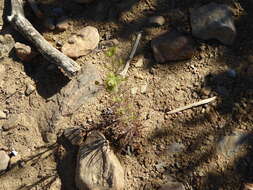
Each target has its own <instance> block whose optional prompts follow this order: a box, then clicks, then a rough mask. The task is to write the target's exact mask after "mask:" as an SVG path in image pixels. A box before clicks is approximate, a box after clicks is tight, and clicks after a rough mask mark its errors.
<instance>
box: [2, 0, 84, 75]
mask: <svg viewBox="0 0 253 190" xmlns="http://www.w3.org/2000/svg"><path fill="white" fill-rule="evenodd" d="M11 8H12V9H11V15H10V16H8V17H7V19H8V21H9V22H10V23H11V24H12V25H13V26H14V28H15V29H16V30H17V31H19V32H20V33H21V34H22V35H23V36H24V37H25V38H26V39H28V40H29V41H30V42H31V43H33V45H34V46H35V47H36V48H37V49H38V51H39V52H40V53H41V54H42V55H43V56H44V58H45V59H47V60H48V61H50V62H52V63H55V64H56V65H57V66H59V67H60V68H62V69H63V70H64V72H65V73H66V75H67V76H68V77H72V76H74V75H75V74H76V73H77V72H78V71H79V70H80V66H79V65H78V64H77V63H76V62H75V61H74V60H72V59H70V58H69V57H67V56H66V55H64V54H63V53H61V52H60V51H59V50H57V49H56V48H54V47H53V46H51V44H50V43H49V42H47V41H46V40H45V39H44V38H43V36H42V35H41V34H40V33H39V32H38V31H37V30H36V29H35V28H34V27H33V26H32V24H31V23H30V22H29V21H28V20H27V19H26V18H25V15H24V9H23V1H22V0H11Z"/></svg>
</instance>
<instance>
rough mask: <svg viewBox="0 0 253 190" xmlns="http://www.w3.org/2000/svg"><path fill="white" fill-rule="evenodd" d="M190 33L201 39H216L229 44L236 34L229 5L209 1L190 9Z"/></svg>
mask: <svg viewBox="0 0 253 190" xmlns="http://www.w3.org/2000/svg"><path fill="white" fill-rule="evenodd" d="M191 26H192V34H193V35H194V36H195V37H197V38H199V39H202V40H209V39H217V40H219V41H220V42H221V43H223V44H226V45H231V44H232V43H233V42H234V39H235V36H236V28H235V26H234V20H233V14H232V11H231V9H230V8H229V6H227V5H223V4H216V3H210V4H207V5H205V6H202V7H200V8H198V9H192V10H191Z"/></svg>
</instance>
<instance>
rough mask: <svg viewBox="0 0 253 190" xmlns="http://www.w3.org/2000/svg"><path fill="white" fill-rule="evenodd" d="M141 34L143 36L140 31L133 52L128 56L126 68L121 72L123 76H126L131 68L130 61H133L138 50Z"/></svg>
mask: <svg viewBox="0 0 253 190" xmlns="http://www.w3.org/2000/svg"><path fill="white" fill-rule="evenodd" d="M141 36H142V34H141V32H139V33H138V35H137V37H136V40H135V43H134V46H133V49H132V51H131V53H130V55H129V58H128V60H127V62H126V64H125V66H124V69H123V70H122V71H121V72H120V73H119V74H120V75H121V76H122V77H123V78H125V77H126V74H127V71H128V69H129V66H130V63H131V61H132V59H133V57H134V55H135V52H136V50H137V47H138V45H139V42H140V39H141Z"/></svg>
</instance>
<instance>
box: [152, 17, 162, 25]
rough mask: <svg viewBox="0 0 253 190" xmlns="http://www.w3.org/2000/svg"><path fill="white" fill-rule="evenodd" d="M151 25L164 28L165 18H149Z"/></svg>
mask: <svg viewBox="0 0 253 190" xmlns="http://www.w3.org/2000/svg"><path fill="white" fill-rule="evenodd" d="M149 23H150V24H152V25H156V26H162V25H164V23H165V18H164V17H163V16H152V17H150V18H149Z"/></svg>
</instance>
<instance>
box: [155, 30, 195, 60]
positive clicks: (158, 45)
mask: <svg viewBox="0 0 253 190" xmlns="http://www.w3.org/2000/svg"><path fill="white" fill-rule="evenodd" d="M151 47H152V49H153V53H154V57H155V59H156V61H157V62H160V63H164V62H166V61H180V60H186V59H190V58H191V57H192V56H193V54H194V50H195V48H194V41H193V39H192V38H190V37H188V36H185V35H183V34H181V33H179V32H177V31H176V30H173V31H171V32H168V33H165V34H163V35H161V36H159V37H157V38H155V39H153V40H152V41H151Z"/></svg>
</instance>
